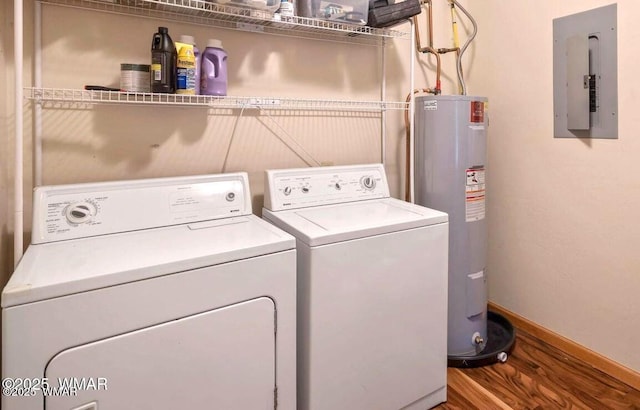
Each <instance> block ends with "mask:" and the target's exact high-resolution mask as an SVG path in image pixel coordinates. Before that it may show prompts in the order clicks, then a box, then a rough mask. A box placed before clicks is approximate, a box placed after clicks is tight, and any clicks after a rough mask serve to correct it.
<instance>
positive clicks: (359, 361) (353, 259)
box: [263, 164, 448, 410]
mask: <svg viewBox="0 0 640 410" xmlns="http://www.w3.org/2000/svg"><path fill="white" fill-rule="evenodd" d="M266 183H267V187H266V188H265V208H266V209H264V210H263V218H265V219H266V220H268V221H269V222H271V223H273V224H274V225H276V226H278V227H279V228H281V229H283V230H285V231H287V232H289V233H291V234H293V235H294V236H295V237H296V238H297V241H296V250H297V259H298V409H300V410H306V409H312V410H320V409H327V410H375V409H383V410H397V409H401V408H416V409H418V408H419V409H426V408H429V407H433V406H435V405H436V404H438V403H441V402H443V401H445V400H446V367H447V250H448V217H447V214H445V213H442V212H438V211H435V210H431V209H428V208H424V207H421V206H418V205H414V204H411V203H407V202H404V201H400V200H398V199H395V198H391V197H390V195H389V189H388V185H387V180H386V176H385V172H384V168H383V166H382V165H380V164H374V165H363V166H346V167H321V168H304V169H292V170H270V171H267V172H266Z"/></svg>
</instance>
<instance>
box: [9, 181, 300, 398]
mask: <svg viewBox="0 0 640 410" xmlns="http://www.w3.org/2000/svg"><path fill="white" fill-rule="evenodd" d="M34 196H35V198H34V219H33V222H34V223H33V239H32V244H31V246H30V247H29V248H28V249H27V251H26V253H25V255H24V256H23V258H22V260H21V261H20V264H19V266H18V267H17V269H16V271H15V272H14V274H13V276H12V277H11V279H10V281H9V283H8V284H7V286H6V287H5V289H4V291H3V292H2V308H3V309H2V319H3V332H2V377H3V378H10V379H11V381H10V382H6V381H3V387H5V388H7V387H8V388H9V389H8V390H7V389H6V390H4V391H3V393H4V394H3V396H2V408H3V409H5V410H16V409H20V410H31V409H33V410H35V409H43V408H46V409H47V410H52V409H64V410H69V409H82V410H89V409H91V410H94V409H95V410H97V409H99V410H110V409H113V410H126V409H154V410H155V409H167V410H175V409H205V408H208V409H238V410H246V409H274V408H276V403H277V407H278V409H295V383H296V380H295V376H296V375H295V346H296V345H295V310H296V307H295V298H296V293H295V292H296V289H295V287H296V285H295V280H296V279H295V275H296V272H295V240H294V238H293V237H292V236H290V235H289V234H287V233H285V232H283V231H281V230H279V229H277V228H275V227H274V226H273V225H271V224H268V223H266V222H265V221H263V220H261V219H260V218H258V217H256V216H255V215H253V214H252V213H251V196H250V193H249V184H248V179H247V175H246V174H245V173H236V174H226V175H206V176H194V177H180V178H161V179H148V180H137V181H126V182H108V183H96V184H78V185H61V186H52V187H41V188H36V190H35V195H34ZM18 379H19V380H20V381H18ZM5 380H6V379H5ZM27 380H28V381H27ZM46 385H47V386H46ZM63 386H66V387H67V388H66V389H62V388H61V389H57V388H59V387H63ZM74 386H75V388H74ZM45 387H48V389H45ZM20 396H27V397H20Z"/></svg>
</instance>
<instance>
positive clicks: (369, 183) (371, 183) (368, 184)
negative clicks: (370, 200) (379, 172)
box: [360, 176, 376, 191]
mask: <svg viewBox="0 0 640 410" xmlns="http://www.w3.org/2000/svg"><path fill="white" fill-rule="evenodd" d="M360 184H361V185H362V187H363V188H364V189H366V190H368V191H370V190H372V189H374V188H375V187H376V180H375V179H373V177H371V176H366V177H362V179H361V180H360Z"/></svg>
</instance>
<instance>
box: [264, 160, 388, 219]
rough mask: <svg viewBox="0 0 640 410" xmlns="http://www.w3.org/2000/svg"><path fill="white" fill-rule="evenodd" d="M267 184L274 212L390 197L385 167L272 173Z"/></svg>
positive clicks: (269, 206) (268, 202) (268, 204)
mask: <svg viewBox="0 0 640 410" xmlns="http://www.w3.org/2000/svg"><path fill="white" fill-rule="evenodd" d="M266 183H267V187H266V189H265V203H264V207H265V208H267V209H269V210H271V211H280V210H283V209H295V208H304V207H310V206H318V205H328V204H338V203H343V202H353V201H361V200H366V199H374V198H386V197H389V187H388V184H387V179H386V175H385V172H384V167H383V166H382V164H373V165H356V166H342V167H340V166H338V167H318V168H299V169H289V170H286V169H285V170H269V171H267V172H266Z"/></svg>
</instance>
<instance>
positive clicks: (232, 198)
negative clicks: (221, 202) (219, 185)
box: [225, 192, 236, 202]
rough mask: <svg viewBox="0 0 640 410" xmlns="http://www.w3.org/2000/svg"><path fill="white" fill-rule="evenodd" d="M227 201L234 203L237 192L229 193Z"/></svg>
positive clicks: (226, 197)
mask: <svg viewBox="0 0 640 410" xmlns="http://www.w3.org/2000/svg"><path fill="white" fill-rule="evenodd" d="M225 199H226V200H227V202H233V201H234V200H235V199H236V194H235V192H229V193H227V196H225Z"/></svg>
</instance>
